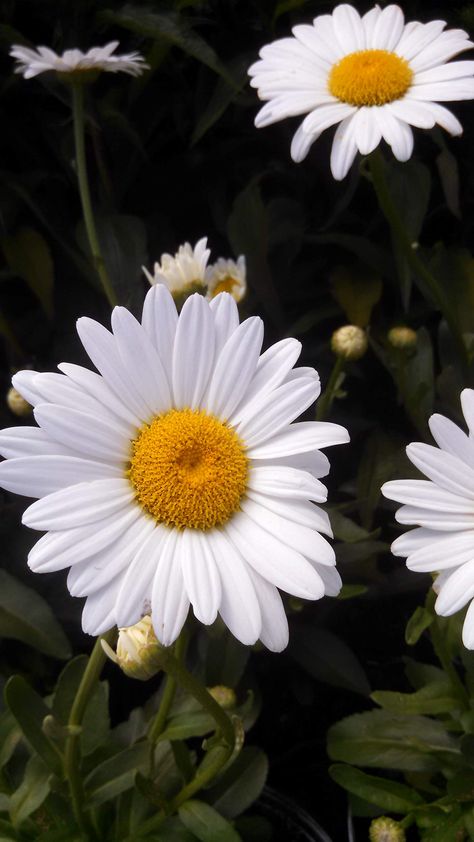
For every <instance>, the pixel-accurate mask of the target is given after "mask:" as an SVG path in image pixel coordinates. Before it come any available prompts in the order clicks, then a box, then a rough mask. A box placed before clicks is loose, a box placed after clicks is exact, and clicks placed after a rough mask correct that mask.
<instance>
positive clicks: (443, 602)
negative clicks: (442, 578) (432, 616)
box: [435, 559, 474, 617]
mask: <svg viewBox="0 0 474 842" xmlns="http://www.w3.org/2000/svg"><path fill="white" fill-rule="evenodd" d="M473 596H474V559H473V560H472V561H468V562H466V564H463V565H462V566H461V567H459V568H458V569H457V570H454V571H453V573H451V575H450V576H449V578H448V580H447V581H446V582H445V583H444V584H443V585H442V587H441V589H440V591H439V593H438V599H437V600H436V603H435V611H436V613H437V614H440V615H441V616H442V617H449V616H451V614H455V613H456V611H459V610H460V609H461V608H464V606H465V605H466V603H467V602H469V600H470V599H472V597H473Z"/></svg>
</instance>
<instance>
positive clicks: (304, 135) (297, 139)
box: [290, 126, 319, 164]
mask: <svg viewBox="0 0 474 842" xmlns="http://www.w3.org/2000/svg"><path fill="white" fill-rule="evenodd" d="M318 137H319V133H318V132H316V133H315V134H308V132H305V131H304V129H303V127H302V126H299V127H298V128H297V130H296V132H295V134H294V135H293V140H292V141H291V147H290V154H291V157H292V159H293V161H294V162H295V164H299V163H301V161H304V159H305V158H306V156H307V154H308V152H309V150H310V147H311V146H312V144H313V143H314V141H315V140H317V139H318Z"/></svg>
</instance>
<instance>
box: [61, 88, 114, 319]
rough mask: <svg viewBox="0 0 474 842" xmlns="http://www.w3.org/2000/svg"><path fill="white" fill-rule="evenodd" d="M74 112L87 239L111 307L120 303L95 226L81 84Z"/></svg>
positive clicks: (74, 96)
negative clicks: (88, 172)
mask: <svg viewBox="0 0 474 842" xmlns="http://www.w3.org/2000/svg"><path fill="white" fill-rule="evenodd" d="M72 111H73V122H74V145H75V150H76V168H77V179H78V184H79V194H80V197H81V205H82V214H83V217H84V224H85V227H86V233H87V239H88V241H89V247H90V250H91V254H92V259H93V262H94V266H95V268H96V271H97V274H98V276H99V279H100V282H101V284H102V287H103V290H104V293H105V295H106V297H107V300H108V302H109V304H110V306H111V307H115V305H116V304H117V303H118V300H117V296H116V294H115V291H114V288H113V286H112V282H111V280H110V278H109V275H108V272H107V269H106V266H105V261H104V258H103V256H102V251H101V248H100V244H99V237H98V234H97V229H96V226H95V220H94V212H93V210H92V201H91V194H90V189H89V179H88V176H87V161H86V151H85V142H84V86H83V85H82V84H81V83H80V82H73V83H72Z"/></svg>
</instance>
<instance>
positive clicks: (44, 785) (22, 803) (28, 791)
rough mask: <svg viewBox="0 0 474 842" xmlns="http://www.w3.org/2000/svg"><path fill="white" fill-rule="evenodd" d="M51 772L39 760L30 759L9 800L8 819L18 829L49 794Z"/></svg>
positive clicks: (34, 757) (35, 757)
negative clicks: (20, 780)
mask: <svg viewBox="0 0 474 842" xmlns="http://www.w3.org/2000/svg"><path fill="white" fill-rule="evenodd" d="M50 777H51V772H50V770H49V769H48V768H47V766H45V764H44V763H43V761H42V760H41V758H39V757H37V756H33V757H30V759H29V761H28V763H27V764H26V768H25V776H24V778H23V780H22V782H21V784H20V786H19V787H18V789H17V790H16V791H15V792H14V793H13V794H12V796H11V799H10V818H11V820H12V822H13V824H14V825H15V827H19V826H20V825H22V824H23V822H25V821H26V819H27V818H28V817H29V816H31V814H32V813H34V811H35V810H37V809H38V807H40V806H41V804H42V803H43V801H44V800H45V798H46V797H47V796H48V794H49V779H50Z"/></svg>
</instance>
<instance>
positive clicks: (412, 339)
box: [387, 325, 418, 351]
mask: <svg viewBox="0 0 474 842" xmlns="http://www.w3.org/2000/svg"><path fill="white" fill-rule="evenodd" d="M387 339H388V341H389V343H390V345H391V346H392V347H393V348H399V349H400V350H402V351H413V350H414V348H416V343H417V341H418V337H417V335H416V331H414V330H413V329H412V328H411V327H405V326H404V325H397V326H396V327H392V328H391V329H390V330H389V332H388V334H387Z"/></svg>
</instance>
